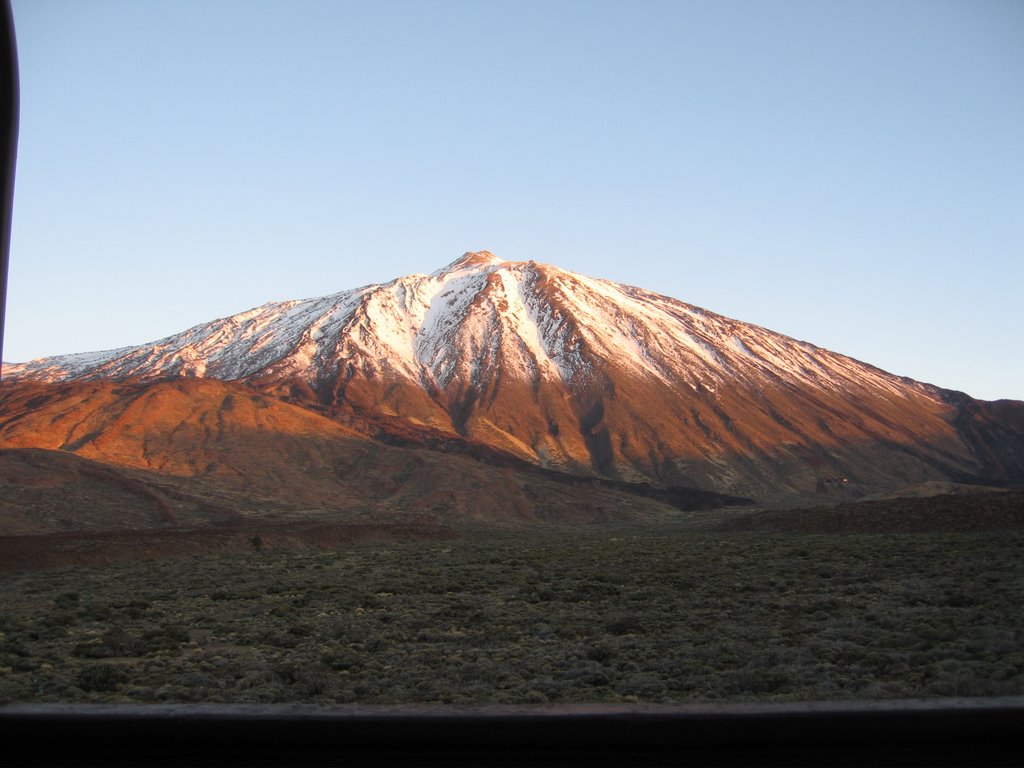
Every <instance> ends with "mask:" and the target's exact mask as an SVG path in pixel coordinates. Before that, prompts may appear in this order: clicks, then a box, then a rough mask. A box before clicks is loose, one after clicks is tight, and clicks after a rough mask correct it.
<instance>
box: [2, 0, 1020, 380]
mask: <svg viewBox="0 0 1024 768" xmlns="http://www.w3.org/2000/svg"><path fill="white" fill-rule="evenodd" d="M12 6H13V10H14V23H15V33H16V36H17V45H18V55H19V66H20V78H21V127H20V140H19V151H18V166H17V176H16V182H15V203H14V226H13V235H12V240H11V267H10V280H9V286H8V306H7V327H6V335H5V339H4V354H3V357H4V360H7V361H12V362H22V361H26V360H29V359H32V358H36V357H41V356H48V355H55V354H63V353H70V352H83V351H92V350H99V349H110V348H114V347H121V346H128V345H135V344H141V343H144V342H148V341H154V340H156V339H159V338H162V337H164V336H168V335H171V334H173V333H176V332H178V331H182V330H185V329H186V328H188V327H190V326H192V325H196V324H198V323H202V322H205V321H208V320H212V319H214V318H219V317H224V316H226V315H230V314H233V313H236V312H241V311H243V310H246V309H249V308H251V307H254V306H257V305H259V304H262V303H264V302H267V301H271V300H281V299H297V298H307V297H311V296H320V295H325V294H330V293H336V292H338V291H341V290H345V289H349V288H355V287H358V286H361V285H366V284H369V283H378V282H385V281H388V280H390V279H392V278H395V277H399V276H402V275H406V274H413V273H427V272H432V271H434V270H435V269H438V268H439V267H442V266H444V265H445V264H447V263H449V262H451V261H453V260H454V259H456V258H458V257H459V256H460V255H461V254H462V253H463V252H464V251H467V250H482V249H487V250H490V251H492V252H494V253H495V254H496V255H498V256H500V257H502V258H505V259H508V260H514V261H520V260H528V259H533V260H536V261H541V262H546V263H550V264H553V265H556V266H559V267H562V268H564V269H569V270H572V271H576V272H581V273H583V274H587V275H591V276H594V277H602V278H607V279H610V280H615V281H618V282H624V283H628V284H632V285H639V286H642V287H644V288H648V289H651V290H655V291H658V292H659V293H663V294H666V295H669V296H673V297H675V298H678V299H681V300H683V301H687V302H690V303H692V304H697V305H699V306H702V307H705V308H707V309H710V310H712V311H714V312H718V313H721V314H724V315H727V316H730V317H734V318H736V319H739V320H743V321H746V322H751V323H755V324H757V325H761V326H765V327H768V328H771V329H772V330H775V331H779V332H781V333H785V334H787V335H789V336H793V337H796V338H798V339H802V340H805V341H809V342H812V343H814V344H817V345H819V346H823V347H827V348H829V349H831V350H834V351H836V352H841V353H843V354H847V355H850V356H852V357H855V358H857V359H859V360H863V361H865V362H868V363H871V364H873V365H877V366H879V367H881V368H884V369H886V370H888V371H891V372H892V373H895V374H899V375H903V376H910V377H912V378H915V379H918V380H921V381H926V382H930V383H933V384H938V385H940V386H943V387H947V388H950V389H957V390H962V391H965V392H967V393H968V394H970V395H972V396H975V397H979V398H983V399H997V398H1003V397H1009V398H1016V399H1024V354H1021V344H1022V335H1024V334H1022V331H1024V2H1016V1H1015V0H955V1H954V0H885V1H878V0H848V1H844V0H834V1H833V2H818V1H817V0H790V1H782V0H775V1H765V2H762V1H760V0H716V1H715V2H711V1H710V0H709V1H708V2H686V1H685V0H678V1H677V2H657V1H656V0H647V1H646V2H643V1H640V2H636V1H634V2H601V0H586V1H581V2H570V1H569V0H548V1H546V2H539V1H533V0H516V1H515V2H512V1H511V0H510V1H509V2H483V1H480V2H455V1H450V2H449V1H441V0H437V1H431V0H419V1H413V2H399V1H397V0H377V1H375V2H344V1H341V0H339V1H331V0H323V1H314V0H287V1H282V2H269V1H267V0H244V1H238V0H146V1H145V2H138V1H136V0H13V2H12Z"/></svg>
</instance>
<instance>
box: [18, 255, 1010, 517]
mask: <svg viewBox="0 0 1024 768" xmlns="http://www.w3.org/2000/svg"><path fill="white" fill-rule="evenodd" d="M4 371H5V374H6V376H7V378H8V379H9V380H11V381H13V382H14V384H15V385H16V386H17V385H18V384H19V383H22V384H27V383H35V384H36V385H37V386H43V385H44V384H49V386H51V387H52V386H56V385H58V384H65V385H66V384H69V383H78V384H79V385H84V384H86V383H95V384H97V385H99V384H100V383H102V382H111V381H113V382H119V381H120V382H135V383H136V384H137V383H144V382H158V381H163V380H167V379H172V380H178V381H182V380H192V379H195V380H211V379H213V380H219V381H223V382H235V383H236V384H240V385H242V384H244V385H245V387H246V388H247V391H252V392H253V393H258V394H254V395H252V396H253V397H257V398H263V400H264V401H265V402H273V403H274V407H278V406H280V407H284V406H285V405H288V406H289V407H293V408H295V409H297V412H299V411H301V412H302V413H304V414H309V416H308V418H313V416H314V415H315V416H316V419H317V422H316V423H317V427H316V428H315V429H313V428H310V429H309V430H308V431H307V432H303V433H302V435H301V436H302V440H307V439H308V440H313V439H316V435H318V434H319V431H320V430H327V431H330V430H336V431H338V430H343V429H344V430H347V432H346V434H348V435H350V436H351V437H352V438H353V439H355V438H356V437H358V438H360V439H362V440H365V439H366V438H373V439H374V440H375V441H376V442H377V443H380V442H384V443H396V444H401V445H405V446H412V447H416V446H423V447H425V448H430V449H434V450H435V452H436V451H437V450H442V451H447V452H449V453H452V452H454V453H457V454H458V453H462V454H469V455H471V456H476V457H477V458H481V459H484V460H486V461H488V462H490V463H492V464H494V463H497V464H499V465H501V464H504V465H505V466H512V465H516V466H525V465H533V466H536V467H540V468H543V469H545V470H548V471H550V472H551V473H553V474H559V475H570V476H579V477H594V478H605V479H607V480H609V481H616V482H620V483H631V484H642V485H645V486H652V485H653V486H656V487H660V488H665V487H667V488H673V487H683V488H690V487H692V488H697V489H703V490H705V491H710V492H718V493H724V494H732V495H735V496H744V497H755V498H757V499H759V500H762V501H773V500H779V499H795V498H798V497H808V498H809V497H815V496H821V495H825V496H838V497H843V496H858V495H861V494H867V493H874V492H885V491H889V490H892V489H894V488H897V487H900V486H905V485H909V484H914V483H921V482H928V481H951V482H967V483H979V482H984V483H988V484H994V485H1000V484H1002V485H1005V484H1008V483H1020V482H1022V481H1024V403H1021V402H1016V401H997V402H995V403H988V402H983V401H976V400H973V399H971V398H969V397H968V396H966V395H964V394H963V393H959V392H954V391H950V390H944V389H941V388H939V387H936V386H932V385H930V384H924V383H920V382H917V381H913V380H911V379H908V378H904V377H899V376H895V375H893V374H890V373H887V372H885V371H882V370H880V369H878V368H876V367H873V366H871V365H868V364H866V363H862V362H859V361H857V360H854V359H852V358H850V357H847V356H844V355H841V354H838V353H835V352H831V351H829V350H826V349H822V348H820V347H816V346H814V345H812V344H809V343H806V342H802V341H797V340H795V339H792V338H789V337H786V336H783V335H781V334H778V333H774V332H772V331H770V330H767V329H765V328H761V327H758V326H756V325H752V324H749V323H744V322H740V321H738V320H733V319H729V318H727V317H723V316H721V315H717V314H715V313H713V312H709V311H707V310H705V309H701V308H699V307H696V306H692V305H689V304H686V303H684V302H682V301H678V300H676V299H672V298H669V297H666V296H662V295H659V294H657V293H653V292H651V291H647V290H643V289H641V288H636V287H632V286H627V285H621V284H618V283H613V282H609V281H606V280H599V279H594V278H590V277H586V276H583V275H579V274H576V273H572V272H567V271H565V270H561V269H558V268H556V267H553V266H549V265H545V264H539V263H535V262H533V261H527V262H509V261H503V260H501V259H499V258H498V257H496V256H494V255H493V254H491V253H489V252H487V251H481V252H477V253H467V254H465V255H464V256H463V257H461V258H460V259H458V260H456V261H454V262H453V263H451V264H449V265H448V266H447V267H445V268H443V269H440V270H438V271H436V272H434V273H432V274H429V275H412V276H409V277H403V278H399V279H396V280H393V281H391V282H389V283H385V284H381V285H370V286H365V287H362V288H357V289H354V290H349V291H343V292H341V293H337V294H333V295H330V296H325V297H322V298H315V299H307V300H301V301H285V302H274V303H270V304H266V305H263V306H261V307H257V308H255V309H252V310H249V311H247V312H243V313H240V314H237V315H233V316H231V317H227V318H223V319H220V320H215V321H212V322H210V323H206V324H203V325H199V326H196V327H194V328H191V329H189V330H187V331H184V332H182V333H180V334H177V335H174V336H170V337H168V338H165V339H161V340H160V341H157V342H154V343H152V344H145V345H142V346H139V347H128V348H123V349H118V350H112V351H107V352H96V353H85V354H74V355H64V356H59V357H52V358H44V359H41V360H35V361H32V362H29V363H24V364H8V365H5V367H4ZM136 384H133V386H135V385H136ZM22 402H27V400H25V399H24V398H23V399H22ZM209 418H210V419H212V418H213V417H212V416H210V417H209ZM289 418H290V419H291V418H293V417H292V416H290V417H289ZM294 418H299V417H297V416H295V417H294ZM302 418H307V417H306V416H303V417H302ZM9 421H10V420H9V419H8V422H9ZM196 423H198V422H196ZM328 425H330V426H328ZM103 429H108V427H103ZM80 431H81V430H80ZM194 431H195V424H193V432H194ZM94 432H95V430H94ZM76 434H77V433H76ZM200 434H201V431H200ZM287 434H290V433H287ZM339 434H341V432H339ZM0 435H2V439H3V440H4V441H8V440H10V439H11V438H10V437H9V431H8V427H7V426H6V425H0ZM89 435H93V433H82V434H81V439H84V438H86V437H88V436H89ZM193 437H194V435H192V433H189V436H188V437H187V439H185V438H183V439H182V440H181V441H180V444H179V445H178V447H177V450H178V451H180V454H177V455H176V458H173V460H172V459H168V461H169V462H170V464H171V465H173V464H174V463H175V462H178V463H181V462H189V461H198V460H199V459H196V458H187V457H188V456H189V453H188V452H189V446H190V445H191V444H192V442H191V441H192V440H193ZM62 439H72V438H62ZM75 439H77V438H75ZM91 439H92V442H93V443H95V444H96V445H100V444H101V443H102V442H103V441H104V440H107V439H108V438H107V437H106V436H105V433H103V431H102V430H101V431H100V432H99V433H97V434H95V435H93V436H92V438H91ZM133 439H134V438H133V437H132V436H131V434H130V432H128V431H126V432H123V433H120V437H119V438H118V440H119V441H120V444H122V445H127V444H129V443H130V442H131V440H133ZM298 442H299V443H301V440H300V441H298ZM71 444H72V445H74V439H72V443H71ZM110 450H111V451H112V452H116V451H121V450H122V448H117V449H116V451H115V449H114V448H111V449H110ZM204 460H205V459H204ZM209 461H210V462H211V464H217V463H218V461H219V460H218V459H217V458H216V457H215V456H213V455H211V457H210V458H209Z"/></svg>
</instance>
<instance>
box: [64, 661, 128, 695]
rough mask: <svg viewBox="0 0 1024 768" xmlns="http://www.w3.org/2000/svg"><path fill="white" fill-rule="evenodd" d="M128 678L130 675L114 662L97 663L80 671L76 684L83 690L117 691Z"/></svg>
mask: <svg viewBox="0 0 1024 768" xmlns="http://www.w3.org/2000/svg"><path fill="white" fill-rule="evenodd" d="M127 680H128V676H127V675H126V674H125V673H124V672H123V671H121V670H120V669H118V668H117V667H115V666H114V665H113V664H95V665H93V666H89V667H85V668H84V669H82V670H81V671H80V672H79V673H78V675H77V677H76V678H75V685H77V686H78V687H79V688H81V689H82V690H83V691H116V690H117V687H118V686H119V685H121V684H123V683H125V682H126V681H127Z"/></svg>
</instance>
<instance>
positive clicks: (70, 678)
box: [0, 526, 1024, 704]
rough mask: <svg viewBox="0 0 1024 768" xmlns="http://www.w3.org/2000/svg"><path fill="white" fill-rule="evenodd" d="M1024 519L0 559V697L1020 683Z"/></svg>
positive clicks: (831, 691)
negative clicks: (27, 563) (885, 529)
mask: <svg viewBox="0 0 1024 768" xmlns="http://www.w3.org/2000/svg"><path fill="white" fill-rule="evenodd" d="M1022 555H1024V533H1021V532H1004V533H999V534H916V535H880V534H875V535H834V534H829V535H821V534H743V533H721V532H717V533H712V532H693V531H689V532H679V531H672V530H667V529H663V530H651V529H645V530H641V529H638V528H629V527H618V528H615V527H609V526H602V527H600V528H596V529H590V530H584V531H582V532H581V531H579V530H577V531H574V532H566V531H552V530H545V531H533V532H531V533H490V534H486V535H485V534H482V533H481V534H467V535H466V536H465V537H464V538H462V539H461V540H458V541H447V542H411V543H405V544H395V543H386V544H380V543H378V544H373V545H367V544H363V545H358V544H351V545H347V546H342V547H338V548H334V549H331V550H309V549H306V550H298V551H297V550H294V549H284V548H281V547H276V546H275V545H274V542H273V541H272V540H270V539H269V537H268V538H267V539H260V540H259V542H258V543H257V542H256V540H255V539H254V540H253V546H252V549H251V551H248V552H244V553H241V554H227V555H223V556H219V557H217V556H210V555H207V556H203V557H178V558H176V559H169V560H167V559H165V560H160V561H152V562H139V561H136V562H124V563H120V564H114V565H109V566H104V567H92V568H86V567H79V568H64V569H60V570H48V571H40V572H32V573H28V572H26V573H19V574H8V575H4V576H2V577H0V700H3V701H19V702H124V703H146V702H162V703H168V702H232V703H249V702H251V703H259V702H298V701H302V702H308V703H320V704H333V703H355V702H358V703H367V704H413V703H425V704H427V703H444V704H489V703H519V704H523V703H529V704H544V703H549V702H551V703H570V702H659V703H685V702H721V701H768V700H772V701H781V700H826V699H876V698H891V697H908V698H912V697H938V696H982V695H1010V694H1014V695H1016V694H1021V693H1024V612H1022V609H1021V607H1022V606H1024V557H1022Z"/></svg>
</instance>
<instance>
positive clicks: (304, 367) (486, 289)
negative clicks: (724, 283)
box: [5, 251, 931, 393]
mask: <svg viewBox="0 0 1024 768" xmlns="http://www.w3.org/2000/svg"><path fill="white" fill-rule="evenodd" d="M594 359H603V360H614V361H616V362H617V363H618V364H620V365H622V366H624V367H625V368H626V369H627V370H629V371H630V372H632V373H634V374H636V375H639V376H643V377H650V378H654V379H658V380H661V381H664V382H669V383H673V384H676V383H679V382H680V381H682V382H684V383H685V384H686V385H687V386H689V387H691V388H694V389H696V388H698V387H706V388H709V389H713V388H714V387H715V386H717V385H720V384H721V383H723V382H728V381H734V380H735V379H736V378H740V379H744V380H756V379H757V378H759V377H767V378H769V379H783V380H790V381H794V382H801V383H804V384H810V385H813V386H817V387H821V388H824V389H836V388H841V387H842V386H843V385H844V383H845V382H846V380H848V379H850V378H856V380H857V381H858V382H860V383H863V382H864V381H865V380H870V382H871V383H872V384H873V385H875V386H878V387H880V388H884V389H888V390H890V391H893V392H899V391H903V390H904V389H905V388H906V387H907V385H908V381H907V380H905V379H899V378H897V377H894V376H892V375H890V374H887V373H884V372H882V371H879V370H877V369H874V368H871V367H869V366H865V365H864V364H862V363H858V362H856V361H853V360H851V359H850V358H846V357H844V356H842V355H838V354H835V353H832V352H829V351H827V350H824V349H821V348H819V347H815V346H813V345H811V344H807V343H804V342H799V341H796V340H794V339H790V338H787V337H785V336H782V335H780V334H777V333H773V332H771V331H768V330H766V329H764V328H759V327H757V326H754V325H750V324H748V323H742V322H739V321H735V320H730V319H728V318H725V317H722V316H720V315H716V314H714V313H711V312H708V311H706V310H703V309H700V308H698V307H694V306H691V305H688V304H685V303H683V302H681V301H677V300H675V299H671V298H668V297H665V296H660V295H658V294H655V293H651V292H649V291H644V290H642V289H640V288H634V287H631V286H626V285H620V284H617V283H612V282H608V281H605V280H597V279H593V278H588V277H584V276H582V275H578V274H573V273H570V272H565V271H563V270H560V269H557V268H555V267H551V266H546V265H540V264H536V263H534V262H505V261H502V260H501V259H499V258H497V257H496V256H494V255H493V254H490V253H489V252H487V251H482V252H480V253H467V254H466V255H464V256H463V257H462V258H460V259H458V260H457V261H455V262H453V263H452V264H450V265H449V266H448V267H446V268H444V269H441V270H438V271H436V272H434V273H433V274H431V275H426V276H425V275H413V276H410V277H403V278H399V279H396V280H393V281H391V282H390V283H386V284H383V285H370V286H365V287H363V288H357V289H354V290H348V291H342V292H341V293H336V294H333V295H330V296H324V297H320V298H313V299H305V300H297V301H281V302H271V303H268V304H264V305H263V306H260V307H256V308H254V309H250V310H248V311H245V312H241V313H239V314H236V315H232V316H230V317H226V318H222V319H219V320H214V321H211V322H208V323H204V324H202V325H197V326H195V327H193V328H190V329H188V330H187V331H184V332H182V333H179V334H175V335H173V336H169V337H167V338H164V339H160V340H158V341H155V342H152V343H150V344H144V345H142V346H138V347H124V348H120V349H115V350H110V351H105V352H86V353H78V354H69V355H59V356H56V357H48V358H41V359H39V360H33V361H31V362H28V363H20V364H19V363H8V364H7V366H5V373H6V375H8V376H10V377H11V378H32V379H35V380H43V381H63V380H68V379H94V378H126V377H139V378H143V379H145V378H154V377H165V376H192V377H207V378H216V379H221V380H228V381H230V380H237V379H244V378H250V377H266V376H276V377H283V376H286V375H291V374H294V375H297V376H299V377H301V378H304V379H306V380H308V381H309V382H310V383H311V384H316V383H317V382H319V381H322V380H324V379H325V378H329V377H331V376H332V375H333V374H335V373H336V372H337V371H338V370H339V368H340V367H341V366H342V365H343V364H345V363H346V362H351V361H353V360H359V361H360V362H361V363H362V364H364V365H368V366H369V367H370V368H376V369H378V370H379V371H380V372H381V373H386V374H391V375H399V376H402V377H405V378H407V379H409V380H412V381H430V382H434V383H436V384H437V385H439V386H441V387H444V386H446V385H447V384H448V383H449V382H450V381H451V380H452V378H453V377H456V376H458V377H462V378H468V379H469V380H474V379H476V378H478V377H480V376H481V375H483V374H484V372H486V371H487V370H488V369H490V368H493V367H494V366H495V365H496V364H497V363H498V362H499V360H500V362H501V363H502V364H503V371H502V372H503V375H505V376H513V377H518V378H521V379H524V380H529V381H532V380H535V379H536V378H538V377H541V378H547V379H553V378H560V379H561V380H563V381H570V380H573V379H579V378H580V377H586V376H587V375H588V374H589V373H590V372H592V370H593V367H594ZM917 390H918V391H920V392H922V393H928V392H930V390H931V388H929V387H923V386H921V387H917Z"/></svg>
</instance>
